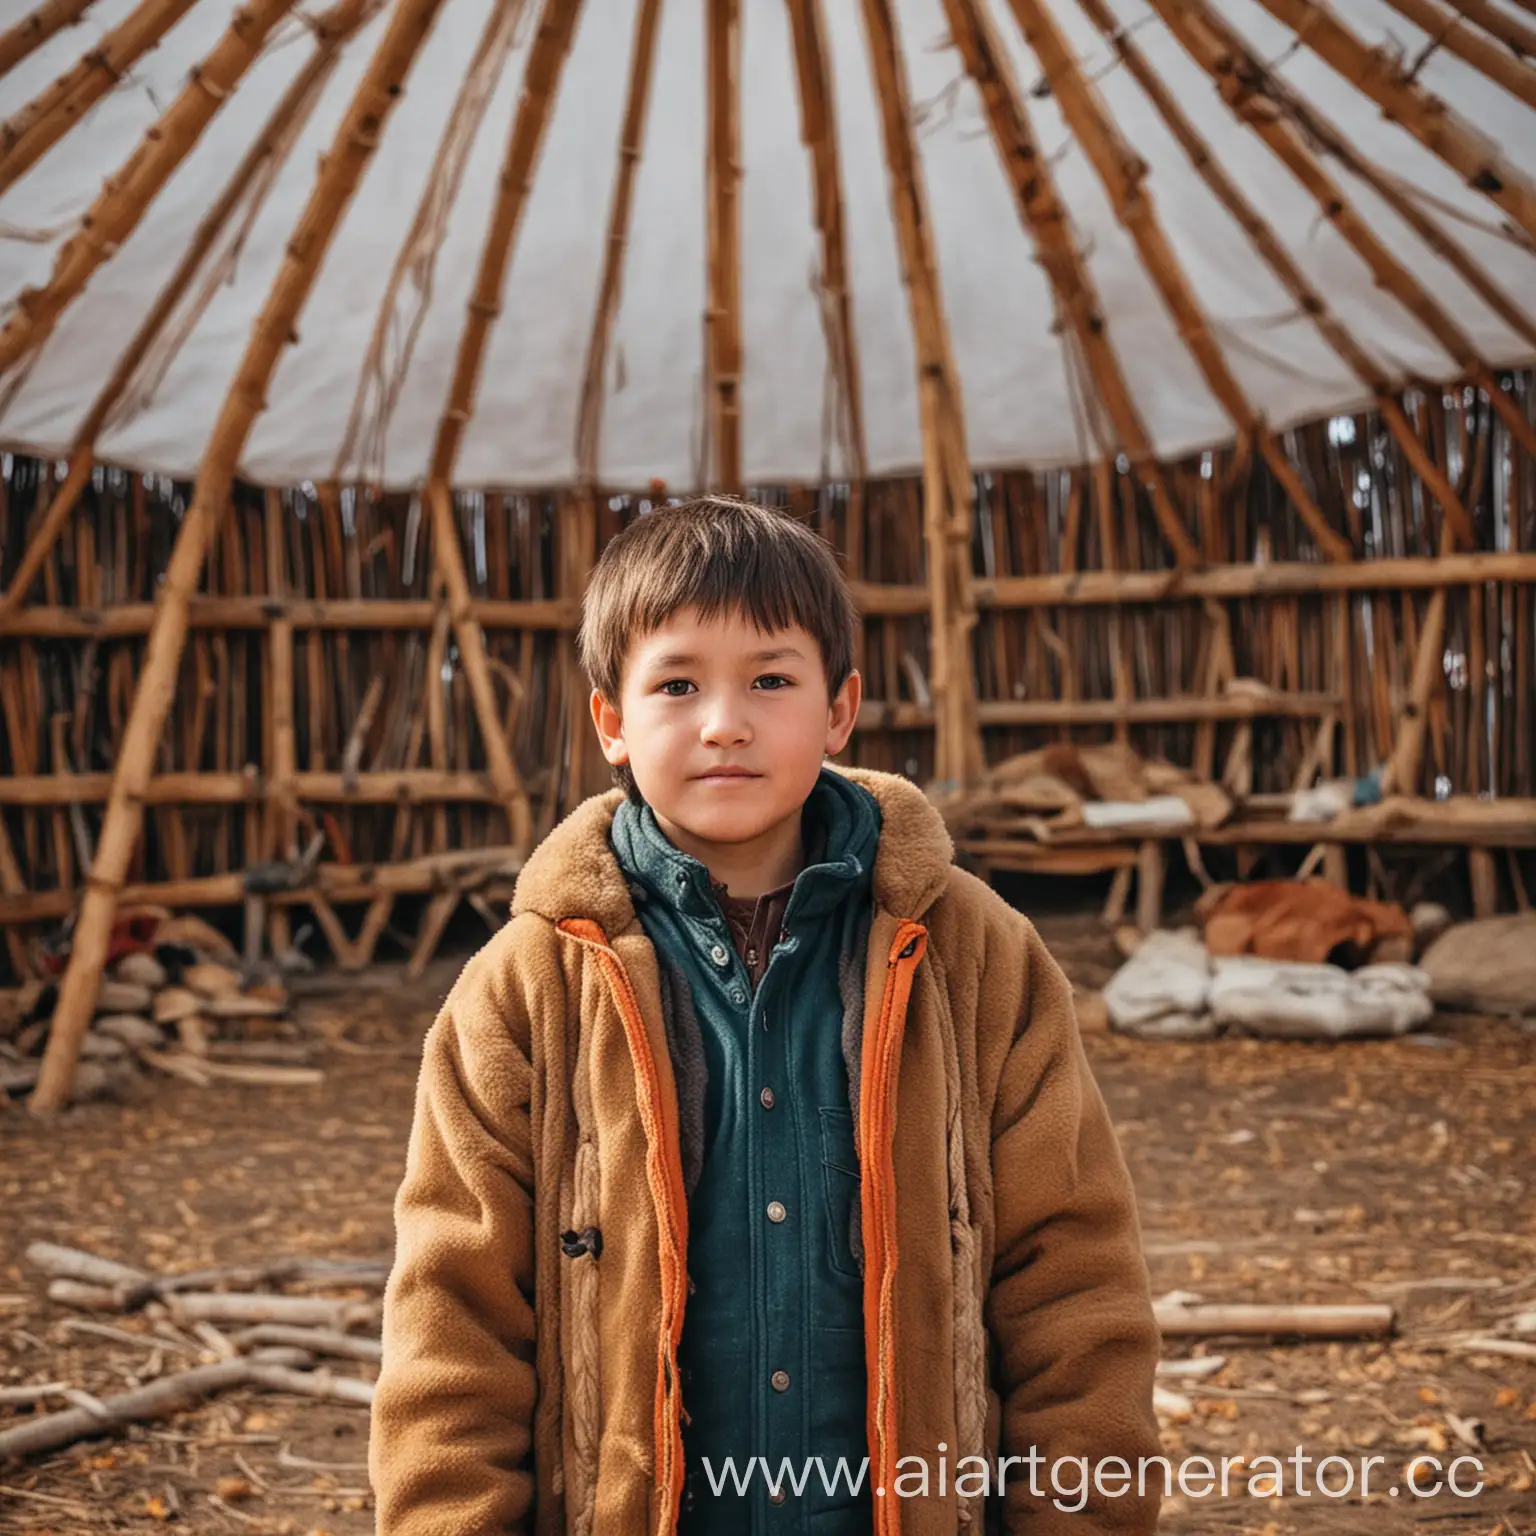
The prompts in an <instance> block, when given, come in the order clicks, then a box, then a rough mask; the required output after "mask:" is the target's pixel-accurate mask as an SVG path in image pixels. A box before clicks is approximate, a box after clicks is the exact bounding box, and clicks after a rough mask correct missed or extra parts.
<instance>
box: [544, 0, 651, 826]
mask: <svg viewBox="0 0 1536 1536" xmlns="http://www.w3.org/2000/svg"><path fill="white" fill-rule="evenodd" d="M660 16H661V0H641V4H640V8H639V11H638V12H637V13H636V17H635V33H634V40H633V43H632V45H631V49H630V59H629V87H628V92H627V94H626V97H625V101H624V120H623V124H622V126H621V128H620V131H619V163H618V168H617V170H616V172H615V174H614V181H613V197H612V200H611V202H610V205H609V209H608V239H607V242H606V245H605V248H604V253H603V275H602V279H601V281H600V282H599V284H598V290H597V305H596V307H595V308H594V310H593V312H592V330H591V333H590V334H589V336H588V338H587V357H586V365H585V367H584V368H583V370H582V382H581V403H580V406H579V409H578V411H577V420H576V485H577V489H576V494H575V495H574V496H573V497H572V498H571V502H570V505H569V507H568V508H567V511H566V515H565V518H564V520H563V521H562V523H561V527H560V538H561V565H560V570H561V586H560V595H561V596H562V597H563V598H565V599H566V600H567V601H569V602H571V603H572V604H576V603H577V602H579V599H580V595H581V592H582V590H583V588H584V587H585V585H586V580H587V577H588V575H589V574H590V573H591V570H592V567H593V565H594V564H595V563H596V561H597V484H598V471H599V461H600V456H601V451H602V432H603V408H604V406H605V405H606V404H607V398H608V391H607V383H608V343H609V339H610V337H611V336H612V333H613V317H614V315H615V314H616V313H617V312H618V307H619V297H620V294H621V293H622V291H623V286H624V261H625V257H626V256H627V255H628V253H629V223H630V213H631V209H632V208H633V206H634V188H635V172H636V170H637V168H638V166H639V164H640V155H641V152H642V150H643V148H644V144H645V124H646V119H647V116H648V113H649V107H650V98H651V79H652V76H653V75H654V73H655V63H656V33H657V23H658V21H659V19H660ZM560 661H561V675H562V677H563V678H564V680H565V710H566V733H565V734H566V743H565V764H566V776H565V797H564V800H563V801H562V805H561V809H562V810H563V811H566V812H569V811H571V810H573V809H574V808H575V807H576V806H577V805H578V804H579V803H580V802H581V801H582V800H583V799H584V798H585V797H586V794H587V791H588V787H589V780H590V778H591V766H592V763H593V760H594V750H593V749H594V748H595V746H596V742H595V740H594V739H593V731H592V722H591V719H590V718H589V715H588V711H587V687H586V678H585V676H584V674H583V673H582V671H581V667H580V665H579V664H578V662H577V659H576V647H575V644H574V641H573V638H572V636H571V635H570V634H568V633H567V634H563V635H562V636H561V638H560Z"/></svg>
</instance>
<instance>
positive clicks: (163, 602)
mask: <svg viewBox="0 0 1536 1536" xmlns="http://www.w3.org/2000/svg"><path fill="white" fill-rule="evenodd" d="M440 3H441V0H397V4H396V6H395V8H394V10H393V12H392V13H391V16H390V20H389V24H388V27H387V29H386V31H385V33H384V36H383V38H382V40H381V41H380V43H379V46H378V50H377V52H376V53H375V54H374V56H373V58H372V59H371V60H370V62H369V64H368V67H367V70H366V71H365V73H364V75H363V78H362V80H361V82H360V83H359V85H358V87H357V90H356V91H355V93H354V94H353V97H352V100H351V102H350V103H349V105H348V108H347V111H346V113H345V114H344V116H343V118H342V120H341V123H340V125H339V126H338V128H337V130H336V134H335V136H334V138H333V140H332V143H331V147H330V152H329V153H328V154H327V155H326V157H325V158H324V160H323V161H322V162H321V165H320V169H319V173H318V175H317V176H316V178H315V183H314V187H313V190H312V191H311V193H310V198H309V202H308V204H307V206H306V207H305V209H304V212H303V215H302V216H301V217H300V220H299V223H298V225H297V227H296V228H295V230H294V233H293V236H292V238H291V240H290V241H289V243H288V247H287V254H286V257H285V259H284V262H283V266H282V268H281V269H280V270H279V272H278V275H277V278H276V280H275V281H274V283H273V285H272V288H271V291H270V292H269V293H268V295H267V301H266V304H265V306H264V307H263V310H262V313H261V315H260V316H259V317H258V319H257V321H256V324H255V326H254V327H253V329H252V331H251V336H250V340H249V341H248V342H247V345H246V349H245V355H244V356H243V358H242V359H241V363H240V368H239V371H238V373H237V374H236V376H235V380H234V383H233V384H232V385H231V387H230V390H229V392H228V394H227V395H226V396H225V399H224V404H223V407H222V409H221V410H220V412H219V417H218V420H217V421H216V423H215V424H214V428H213V431H212V433H211V435H210V437H209V440H208V445H207V447H206V448H205V450H204V453H203V459H202V464H201V467H200V469H199V473H198V477H197V485H196V487H195V489H194V492H193V497H192V504H191V506H190V507H189V508H188V509H187V512H186V516H185V517H184V518H183V520H182V525H181V529H180V531H179V532H178V533H177V536H176V543H175V547H174V548H173V549H172V551H171V557H170V561H169V563H168V565H167V567H166V573H165V579H164V582H163V584H162V587H161V591H160V597H159V600H158V602H157V603H156V605H155V606H156V611H155V620H154V624H153V627H152V628H151V630H150V635H149V643H148V647H147V650H146V653H145V660H144V671H143V673H142V675H141V676H140V679H139V685H138V688H137V689H136V691H135V693H134V700H133V707H132V709H131V710H130V712H129V716H128V722H127V725H126V727H125V729H124V732H123V738H122V741H121V743H120V746H119V756H118V764H117V768H116V770H115V772H114V773H113V776H112V794H111V798H110V799H109V800H108V802H107V810H106V814H105V816H104V817H103V819H102V826H101V835H100V838H99V840H98V843H97V848H96V860H95V863H94V864H93V866H92V869H91V874H90V878H89V881H88V885H87V889H86V894H85V899H84V901H83V902H82V903H81V907H80V917H79V921H78V922H77V923H76V925H75V932H74V939H73V945H72V948H71V952H70V959H69V966H68V968H67V969H66V971H65V973H64V978H63V981H62V983H61V985H60V988H59V998H58V1003H57V1006H56V1008H55V1011H54V1017H53V1027H52V1030H51V1032H50V1035H49V1039H48V1048H47V1053H46V1054H45V1056H44V1058H43V1063H42V1069H41V1072H40V1074H39V1077H38V1082H37V1088H36V1090H35V1091H34V1093H33V1095H32V1097H31V1100H30V1101H29V1107H30V1109H31V1111H32V1112H33V1113H34V1114H47V1113H49V1112H51V1111H53V1110H57V1109H59V1108H61V1107H62V1106H63V1105H64V1104H65V1103H66V1102H67V1100H68V1098H69V1095H70V1090H71V1088H72V1086H73V1083H74V1074H75V1062H76V1059H77V1057H78V1054H79V1049H80V1042H81V1039H82V1038H83V1037H84V1034H85V1030H86V1026H87V1025H88V1024H89V1023H90V1018H91V1012H92V1008H93V1006H94V1004H95V1000H96V990H97V986H98V983H99V981H100V976H101V969H102V965H103V963H104V961H105V958H106V954H107V946H108V943H109V941H110V939H111V933H112V920H113V916H114V913H115V911H116V908H117V894H118V892H119V890H121V888H122V885H123V880H124V877H125V876H126V874H127V870H128V863H129V860H130V858H131V857H132V855H133V850H134V847H135V845H136V844H137V842H138V834H139V828H140V826H141V824H142V822H143V816H144V811H143V802H142V795H143V786H144V783H145V781H146V780H147V779H148V777H149V774H150V770H151V768H152V765H153V762H154V758H155V755H156V751H157V748H158V745H159V741H160V732H161V728H162V727H163V725H164V723H165V717H166V713H167V711H168V710H169V709H170V704H171V698H172V695H173V694H174V692H175V688H176V673H177V668H178V663H179V661H180V658H181V649H182V644H183V641H184V640H185V638H186V632H187V607H188V604H189V602H190V600H191V597H192V593H193V592H194V591H195V590H196V587H197V583H198V578H199V575H200V573H201V571H202V566H203V556H204V554H205V552H206V549H207V542H208V537H209V532H210V529H211V526H212V524H213V522H214V520H215V519H216V518H217V517H218V515H219V514H220V513H221V512H222V510H223V508H224V506H225V503H226V501H227V499H228V497H229V492H230V486H231V483H232V481H233V477H234V470H235V465H236V463H237V462H238V460H239V456H240V450H241V448H242V447H243V446H244V444H245V441H246V438H247V437H248V436H249V434H250V430H251V426H252V423H253V422H254V421H255V419H256V416H257V415H258V413H259V412H260V411H261V409H262V407H263V405H264V404H265V397H266V390H267V386H268V383H269V382H270V380H271V378H272V373H273V370H274V369H275V368H276V366H277V360H278V357H279V356H280V354H281V352H282V349H283V347H284V346H285V345H286V344H288V343H289V342H290V341H291V340H292V339H293V336H294V334H295V332H294V327H295V324H296V322H297V320H298V316H299V314H300V312H301V311H302V310H303V308H304V303H305V300H306V299H307V298H308V297H309V293H310V290H311V288H312V287H313V286H314V282H315V278H316V276H317V274H318V272H319V269H320V264H321V262H322V261H323V259H324V257H325V252H326V249H327V247H328V246H329V244H330V241H331V237H332V236H333V235H334V234H335V231H336V229H337V227H338V226H339V224H340V222H341V216H342V213H343V212H344V211H345V209H346V207H347V205H348V204H349V203H350V201H351V198H352V194H353V192H354V191H355V190H356V187H357V184H358V182H359V180H360V179H361V177H362V172H363V167H364V166H365V165H366V164H367V162H368V160H369V159H370V158H371V156H372V154H373V151H374V149H375V148H376V147H377V144H378V141H379V135H380V133H381V132H382V131H383V128H384V125H385V123H386V122H387V121H388V118H389V114H390V112H391V110H392V109H393V107H394V104H395V102H396V101H397V100H398V99H399V96H400V94H401V91H402V88H403V86H404V82H405V79H406V76H407V75H408V74H409V72H410V68H411V64H412V63H413V61H414V60H415V57H416V54H417V52H418V50H419V49H420V47H421V44H422V42H423V41H424V40H425V38H426V35H427V32H428V30H429V29H430V27H431V25H432V22H433V20H434V18H435V16H436V13H437V7H438V5H439V4H440Z"/></svg>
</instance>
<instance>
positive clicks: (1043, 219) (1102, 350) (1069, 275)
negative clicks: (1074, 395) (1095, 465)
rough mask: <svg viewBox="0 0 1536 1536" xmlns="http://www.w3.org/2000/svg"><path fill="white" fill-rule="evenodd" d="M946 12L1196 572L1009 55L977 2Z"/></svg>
mask: <svg viewBox="0 0 1536 1536" xmlns="http://www.w3.org/2000/svg"><path fill="white" fill-rule="evenodd" d="M944 9H945V13H946V15H947V16H948V18H949V24H950V31H951V33H952V34H953V36H954V40H955V43H956V46H957V47H958V48H959V50H960V56H961V58H962V59H963V60H964V62H965V67H966V71H967V73H969V74H970V76H971V78H972V79H973V80H974V81H975V82H976V85H977V87H978V88H979V90H980V92H981V97H982V101H983V103H984V105H985V107H986V110H987V119H988V123H989V124H990V126H991V130H992V138H993V142H994V143H995V145H996V146H997V152H998V155H999V157H1000V158H1001V159H1002V162H1003V169H1004V171H1005V172H1006V173H1007V176H1008V179H1009V182H1010V184H1011V185H1012V187H1013V189H1014V198H1015V201H1016V203H1017V204H1018V209H1019V216H1020V218H1021V219H1022V220H1023V222H1024V227H1025V228H1026V229H1027V230H1028V231H1029V233H1030V236H1031V237H1032V239H1033V240H1034V242H1035V247H1036V250H1037V252H1038V255H1039V259H1040V263H1041V265H1042V267H1044V269H1045V272H1046V275H1047V277H1048V278H1049V279H1050V283H1051V291H1052V293H1053V294H1054V296H1055V299H1056V306H1057V309H1058V310H1059V311H1060V313H1061V315H1062V318H1063V319H1064V320H1065V322H1066V323H1067V324H1068V325H1070V327H1071V329H1072V334H1073V335H1074V336H1075V338H1076V340H1077V344H1078V347H1079V348H1080V350H1081V352H1082V355H1083V358H1084V360H1085V362H1086V363H1087V366H1088V371H1089V374H1090V376H1091V377H1092V379H1093V383H1094V388H1095V390H1096V392H1097V395H1098V399H1099V402H1100V403H1101V404H1102V406H1103V408H1104V412H1105V414H1106V415H1107V416H1108V417H1109V420H1110V423H1111V425H1112V426H1113V428H1114V431H1115V435H1116V437H1117V439H1118V441H1119V443H1120V446H1121V447H1122V448H1123V449H1124V450H1125V453H1126V455H1127V457H1128V458H1129V459H1130V461H1131V465H1132V467H1133V468H1134V469H1135V471H1136V474H1137V477H1138V479H1140V481H1141V483H1142V485H1143V486H1144V488H1145V489H1146V492H1147V495H1148V497H1149V498H1150V500H1151V503H1152V508H1153V511H1154V513H1155V514H1156V516H1157V521H1158V525H1159V527H1161V529H1162V530H1163V535H1164V537H1165V538H1166V539H1167V540H1168V543H1169V546H1170V547H1171V548H1172V549H1173V551H1174V554H1175V555H1176V556H1177V558H1178V562H1179V564H1180V565H1189V566H1197V565H1199V564H1200V553H1199V551H1198V549H1196V547H1195V544H1194V541H1193V540H1192V539H1191V538H1190V536H1189V531H1188V529H1187V528H1186V527H1185V525H1184V521H1183V519H1182V518H1181V517H1180V515H1179V513H1178V512H1177V511H1176V510H1175V507H1174V504H1173V499H1172V497H1171V495H1170V494H1169V491H1168V487H1167V483H1166V481H1165V479H1164V477H1163V474H1162V470H1161V468H1160V467H1159V466H1158V464H1157V462H1156V459H1155V458H1154V456H1153V452H1152V445H1151V440H1150V438H1149V437H1148V436H1147V431H1146V427H1145V426H1144V424H1143V423H1142V420H1141V416H1140V413H1139V412H1138V411H1137V409H1136V405H1135V402H1134V401H1133V400H1132V398H1131V394H1130V389H1129V387H1128V386H1127V384H1126V381H1125V376H1124V374H1123V373H1122V372H1121V370H1120V363H1119V359H1118V357H1117V356H1116V354H1115V351H1114V348H1113V346H1112V345H1111V343H1110V339H1109V334H1108V330H1107V328H1106V326H1105V323H1104V315H1103V309H1102V306H1101V305H1100V303H1099V298H1098V293H1097V290H1096V289H1095V287H1094V284H1093V279H1092V277H1091V276H1090V274H1089V272H1088V268H1087V264H1086V263H1085V262H1084V260H1083V258H1082V255H1081V253H1080V252H1079V251H1078V250H1077V247H1076V244H1075V242H1074V240H1073V237H1072V234H1071V231H1070V227H1069V225H1068V221H1067V217H1066V213H1065V210H1064V209H1063V207H1062V204H1061V200H1060V198H1059V197H1058V195H1057V192H1056V184H1055V178H1054V177H1053V176H1052V175H1051V171H1050V167H1049V164H1048V163H1047V161H1046V160H1045V158H1044V157H1043V156H1042V155H1041V154H1040V152H1039V147H1038V145H1037V144H1036V142H1035V138H1034V133H1033V130H1032V129H1031V127H1030V122H1029V117H1028V114H1027V111H1026V109H1025V106H1024V100H1023V96H1022V94H1021V92H1020V91H1019V87H1018V83H1017V81H1016V80H1015V79H1014V78H1013V71H1012V68H1011V66H1010V65H1009V63H1008V60H1007V56H1006V54H1005V52H1004V51H1003V48H1002V45H1001V43H1000V41H999V39H998V37H997V35H996V32H995V30H994V28H993V26H992V23H991V21H990V20H989V19H988V17H987V16H986V15H985V13H984V12H983V10H982V8H981V6H980V4H979V0H944Z"/></svg>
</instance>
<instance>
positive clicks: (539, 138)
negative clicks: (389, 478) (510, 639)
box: [428, 0, 582, 646]
mask: <svg viewBox="0 0 1536 1536" xmlns="http://www.w3.org/2000/svg"><path fill="white" fill-rule="evenodd" d="M581 9H582V0H545V4H544V9H543V11H542V13H541V14H540V17H539V26H538V31H537V32H536V33H535V34H534V38H533V43H532V45H531V46H530V48H529V52H528V65H527V72H526V73H525V75H524V76H523V92H522V96H521V98H520V99H519V101H518V104H517V111H516V113H515V114H514V116H513V122H512V134H511V137H510V138H509V140H508V142H507V149H506V154H505V155H504V156H503V158H502V163H501V171H500V174H499V175H498V177H497V182H496V202H495V205H494V207H493V209H492V211H491V220H490V223H489V225H488V226H487V229H486V234H485V243H484V244H483V245H482V247H481V250H480V266H479V270H478V272H477V274H476V277H475V287H474V292H473V293H472V294H471V295H470V300H469V312H468V319H467V321H466V324H465V327H464V333H463V335H462V336H461V337H460V338H459V349H458V356H457V359H456V361H455V363H454V371H453V383H452V386H451V388H450V389H449V392H448V404H447V407H446V408H445V409H444V411H443V414H442V418H441V419H440V420H439V422H438V427H437V439H436V442H435V443H434V445H433V449H432V463H431V471H430V474H429V477H428V478H429V479H431V480H433V481H440V482H442V483H444V484H447V485H451V484H452V482H453V469H454V465H455V463H456V462H457V460H458V455H459V445H460V443H461V442H462V440H463V436H464V429H465V427H466V426H467V425H468V424H469V419H470V417H471V416H473V415H474V411H475V391H476V387H477V384H478V381H479V378H480V369H481V367H482V365H483V364H484V361H485V351H486V346H487V344H488V342H489V340H490V333H491V325H492V323H493V322H494V321H495V319H496V317H497V316H498V315H500V313H501V293H502V288H503V286H504V283H505V280H506V274H507V267H508V265H509V264H510V262H511V257H512V244H513V241H514V239H515V238H516V235H517V230H518V225H519V223H520V221H521V219H522V213H523V209H524V208H525V207H526V206H527V202H528V192H529V189H530V188H531V187H532V185H533V173H534V165H535V163H536V161H537V159H538V154H539V148H540V146H541V145H542V143H543V141H544V129H545V127H546V125H547V124H548V121H549V115H550V109H551V107H552V106H553V104H554V98H555V94H556V92H557V91H558V90H559V87H560V76H561V73H562V72H563V70H564V67H565V59H566V55H567V54H568V53H569V51H570V46H571V39H572V37H573V36H574V35H575V32H576V23H577V21H578V19H579V18H580V15H581ZM462 644H463V641H462V640H461V641H460V645H461V646H462Z"/></svg>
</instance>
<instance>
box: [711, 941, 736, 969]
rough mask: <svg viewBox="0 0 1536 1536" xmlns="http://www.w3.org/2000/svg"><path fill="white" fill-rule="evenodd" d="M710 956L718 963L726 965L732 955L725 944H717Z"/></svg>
mask: <svg viewBox="0 0 1536 1536" xmlns="http://www.w3.org/2000/svg"><path fill="white" fill-rule="evenodd" d="M709 958H710V959H711V960H713V961H714V962H715V964H716V965H724V964H725V963H726V962H727V961H728V960H729V959H730V958H731V957H730V954H729V952H728V951H727V950H726V947H725V945H724V944H716V945H715V947H714V948H713V949H712V950H710V952H709Z"/></svg>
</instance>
